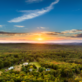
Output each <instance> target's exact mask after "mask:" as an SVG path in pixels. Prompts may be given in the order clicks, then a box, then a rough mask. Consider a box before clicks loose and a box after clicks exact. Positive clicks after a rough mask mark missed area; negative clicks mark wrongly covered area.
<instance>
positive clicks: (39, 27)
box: [37, 27, 45, 29]
mask: <svg viewBox="0 0 82 82" xmlns="http://www.w3.org/2000/svg"><path fill="white" fill-rule="evenodd" d="M37 28H38V29H45V27H37Z"/></svg>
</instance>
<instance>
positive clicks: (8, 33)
mask: <svg viewBox="0 0 82 82" xmlns="http://www.w3.org/2000/svg"><path fill="white" fill-rule="evenodd" d="M25 34H27V33H14V32H13V33H12V32H4V31H0V35H9V36H12V35H25Z"/></svg>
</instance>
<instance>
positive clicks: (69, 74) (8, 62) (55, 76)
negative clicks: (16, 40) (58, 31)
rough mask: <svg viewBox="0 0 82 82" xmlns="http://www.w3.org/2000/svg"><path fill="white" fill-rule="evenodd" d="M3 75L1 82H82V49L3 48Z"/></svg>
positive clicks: (0, 67) (0, 59)
mask: <svg viewBox="0 0 82 82" xmlns="http://www.w3.org/2000/svg"><path fill="white" fill-rule="evenodd" d="M24 62H29V65H28V66H22V65H21V64H22V63H24ZM20 65H21V69H20V67H19V69H20V70H15V69H14V70H9V71H5V69H7V68H8V67H10V66H20ZM29 69H33V70H32V71H31V72H30V71H29ZM0 73H1V74H0V82H82V46H79V45H57V44H53V45H52V44H21V43H20V44H0Z"/></svg>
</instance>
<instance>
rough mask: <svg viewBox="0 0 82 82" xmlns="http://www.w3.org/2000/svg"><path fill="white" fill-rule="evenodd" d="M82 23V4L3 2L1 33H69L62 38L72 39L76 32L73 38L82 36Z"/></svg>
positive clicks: (75, 0)
mask: <svg viewBox="0 0 82 82" xmlns="http://www.w3.org/2000/svg"><path fill="white" fill-rule="evenodd" d="M81 22H82V0H0V31H1V32H2V31H3V32H10V33H33V32H49V33H50V32H60V33H61V32H63V33H65V32H67V31H69V35H67V34H64V35H60V36H70V35H71V33H70V31H75V30H76V31H77V32H73V34H74V35H73V34H72V35H71V37H75V36H78V35H75V34H81V32H82V23H81ZM79 32H80V33H79ZM1 37H2V36H1ZM6 37H7V36H6ZM80 38H81V37H80Z"/></svg>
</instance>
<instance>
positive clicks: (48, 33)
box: [42, 32, 63, 35]
mask: <svg viewBox="0 0 82 82" xmlns="http://www.w3.org/2000/svg"><path fill="white" fill-rule="evenodd" d="M42 34H46V35H59V34H63V33H61V32H42Z"/></svg>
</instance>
